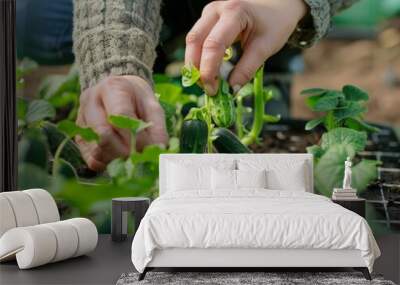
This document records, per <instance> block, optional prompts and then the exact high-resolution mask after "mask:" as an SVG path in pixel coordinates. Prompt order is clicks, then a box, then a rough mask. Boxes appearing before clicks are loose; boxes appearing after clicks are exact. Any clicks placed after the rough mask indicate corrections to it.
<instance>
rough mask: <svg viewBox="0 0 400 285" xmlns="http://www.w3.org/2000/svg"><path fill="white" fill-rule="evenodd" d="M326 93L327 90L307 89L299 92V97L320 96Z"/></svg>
mask: <svg viewBox="0 0 400 285" xmlns="http://www.w3.org/2000/svg"><path fill="white" fill-rule="evenodd" d="M326 91H328V89H323V88H309V89H304V90H303V91H301V92H300V94H301V95H322V94H323V93H325V92H326Z"/></svg>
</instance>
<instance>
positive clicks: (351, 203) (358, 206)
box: [332, 198, 365, 218]
mask: <svg viewBox="0 0 400 285" xmlns="http://www.w3.org/2000/svg"><path fill="white" fill-rule="evenodd" d="M332 202H334V203H336V204H339V205H340V206H342V207H344V208H346V209H348V210H350V211H352V212H354V213H356V214H359V215H360V216H361V217H363V218H365V199H363V198H357V199H351V200H350V199H349V200H344V199H340V200H334V199H332Z"/></svg>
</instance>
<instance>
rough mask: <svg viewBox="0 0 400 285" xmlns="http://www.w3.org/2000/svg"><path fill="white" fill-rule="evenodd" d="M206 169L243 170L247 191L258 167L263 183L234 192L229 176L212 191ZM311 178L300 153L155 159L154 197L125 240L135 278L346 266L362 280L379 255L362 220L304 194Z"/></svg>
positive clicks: (309, 193)
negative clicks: (176, 270)
mask: <svg viewBox="0 0 400 285" xmlns="http://www.w3.org/2000/svg"><path fill="white" fill-rule="evenodd" d="M177 165H178V166H179V165H180V166H183V168H182V167H180V166H179V167H180V168H176V167H178V166H177ZM174 167H175V168H174ZM196 167H198V169H200V170H199V172H198V173H196V175H195V176H193V177H191V176H190V173H189V172H188V171H191V169H196ZM210 167H213V168H214V169H223V171H225V169H228V170H226V171H228V172H229V171H231V172H232V169H239V171H242V172H240V173H242V176H243V174H246V173H248V175H247V176H248V177H249V178H250V179H248V181H247V182H246V181H245V182H246V183H249V185H250V184H251V185H252V186H254V185H253V184H254V183H253V182H254V181H256V180H257V179H258V176H259V174H260V173H261V172H260V171H259V169H266V171H267V172H266V173H267V174H266V180H267V182H268V184H269V185H267V186H266V187H263V188H255V187H251V188H246V187H242V188H238V186H237V185H239V184H240V183H239V178H238V177H239V172H232V173H237V174H235V175H238V176H235V177H237V178H236V180H235V181H236V183H237V185H236V184H235V188H234V189H233V188H230V187H228V186H226V188H223V187H222V188H218V189H216V188H215V187H216V186H215V185H216V184H215V182H213V183H211V184H210V185H208V184H207V183H205V181H207V179H208V178H207V177H208V175H209V171H208V169H210ZM212 171H217V170H212ZM246 171H247V172H246ZM213 173H214V172H213ZM229 173H230V172H229ZM212 175H217V174H212ZM312 177H313V173H312V156H311V155H308V154H204V155H203V154H202V155H197V154H196V155H195V154H168V155H161V157H160V197H159V198H157V199H156V200H155V201H154V202H153V203H152V205H151V206H150V208H149V210H148V212H147V213H146V215H145V217H144V219H143V220H142V222H141V224H140V226H139V228H138V231H137V233H136V235H135V237H134V240H133V243H132V262H133V264H134V266H135V267H136V269H137V270H138V271H139V272H141V273H142V275H141V276H140V278H144V274H145V273H146V271H148V270H149V269H151V268H154V267H168V268H171V267H238V268H243V267H354V268H358V269H361V270H362V271H363V273H364V275H365V276H366V278H370V276H369V272H370V271H372V266H373V263H374V260H375V259H376V258H377V257H378V256H379V255H380V252H379V248H378V246H377V244H376V242H375V239H374V237H373V235H372V233H371V230H370V228H369V226H368V224H367V222H366V221H365V220H364V219H363V218H362V217H360V216H359V215H357V214H355V213H353V212H351V211H349V210H347V209H344V208H342V207H341V206H339V205H337V204H335V203H333V202H331V201H330V200H329V199H328V198H326V197H322V196H320V195H315V194H312V192H313V184H312V181H313V179H312ZM210 179H211V180H212V179H214V180H215V178H210ZM242 179H244V180H246V177H244V178H242ZM176 180H179V183H177V182H176ZM185 180H187V181H185ZM185 183H186V184H185ZM187 183H192V184H193V186H192V187H190V188H191V189H187V187H188V186H187ZM220 183H222V184H223V181H222V182H220ZM228 184H229V183H228ZM242 184H243V183H242ZM269 186H273V187H269ZM271 188H272V189H271ZM279 188H283V189H279ZM288 188H291V189H288Z"/></svg>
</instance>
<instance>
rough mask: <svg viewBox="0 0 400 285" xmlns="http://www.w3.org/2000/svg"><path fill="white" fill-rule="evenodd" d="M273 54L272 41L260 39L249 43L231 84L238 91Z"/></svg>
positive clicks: (230, 79) (231, 77) (234, 70)
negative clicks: (237, 88)
mask: <svg viewBox="0 0 400 285" xmlns="http://www.w3.org/2000/svg"><path fill="white" fill-rule="evenodd" d="M273 53H274V52H273V48H272V46H271V41H270V40H266V39H261V38H258V39H255V40H253V41H251V42H249V43H248V44H247V45H246V47H245V49H244V51H243V55H242V56H241V58H240V60H239V62H238V63H237V64H236V66H235V68H234V69H233V71H232V73H231V75H230V77H229V84H230V85H231V86H232V87H234V88H235V89H236V87H241V86H243V85H244V84H246V83H247V82H249V81H250V80H251V79H252V78H253V76H254V74H255V73H256V71H257V69H258V68H259V67H260V66H261V65H263V64H264V62H265V60H266V59H267V58H268V57H270V56H271V55H273Z"/></svg>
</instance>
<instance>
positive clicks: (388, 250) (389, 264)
mask: <svg viewBox="0 0 400 285" xmlns="http://www.w3.org/2000/svg"><path fill="white" fill-rule="evenodd" d="M131 240H132V239H128V240H126V241H125V242H121V243H114V242H112V241H111V238H110V236H109V235H100V237H99V244H98V246H97V249H96V250H95V251H94V252H92V253H91V254H90V255H88V256H82V257H78V258H74V259H70V260H66V261H62V262H58V263H53V264H48V265H45V266H42V267H38V268H34V269H29V270H18V267H17V265H16V263H15V262H8V263H4V264H1V265H0V284H1V285H16V284H24V285H25V284H41V285H42V284H115V283H116V281H117V280H118V278H119V276H120V275H121V274H122V273H124V272H132V271H134V267H133V265H132V263H131V258H130V252H131V250H130V249H131ZM377 241H378V244H379V247H380V249H381V251H382V257H380V258H379V259H378V260H377V261H376V263H375V267H374V272H375V273H380V274H383V275H384V277H385V278H386V279H389V280H392V281H394V282H395V283H400V235H388V236H381V237H377ZM332 270H334V269H330V270H329V271H332ZM288 271H290V269H289V270H288ZM307 271H313V270H312V269H307Z"/></svg>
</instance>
